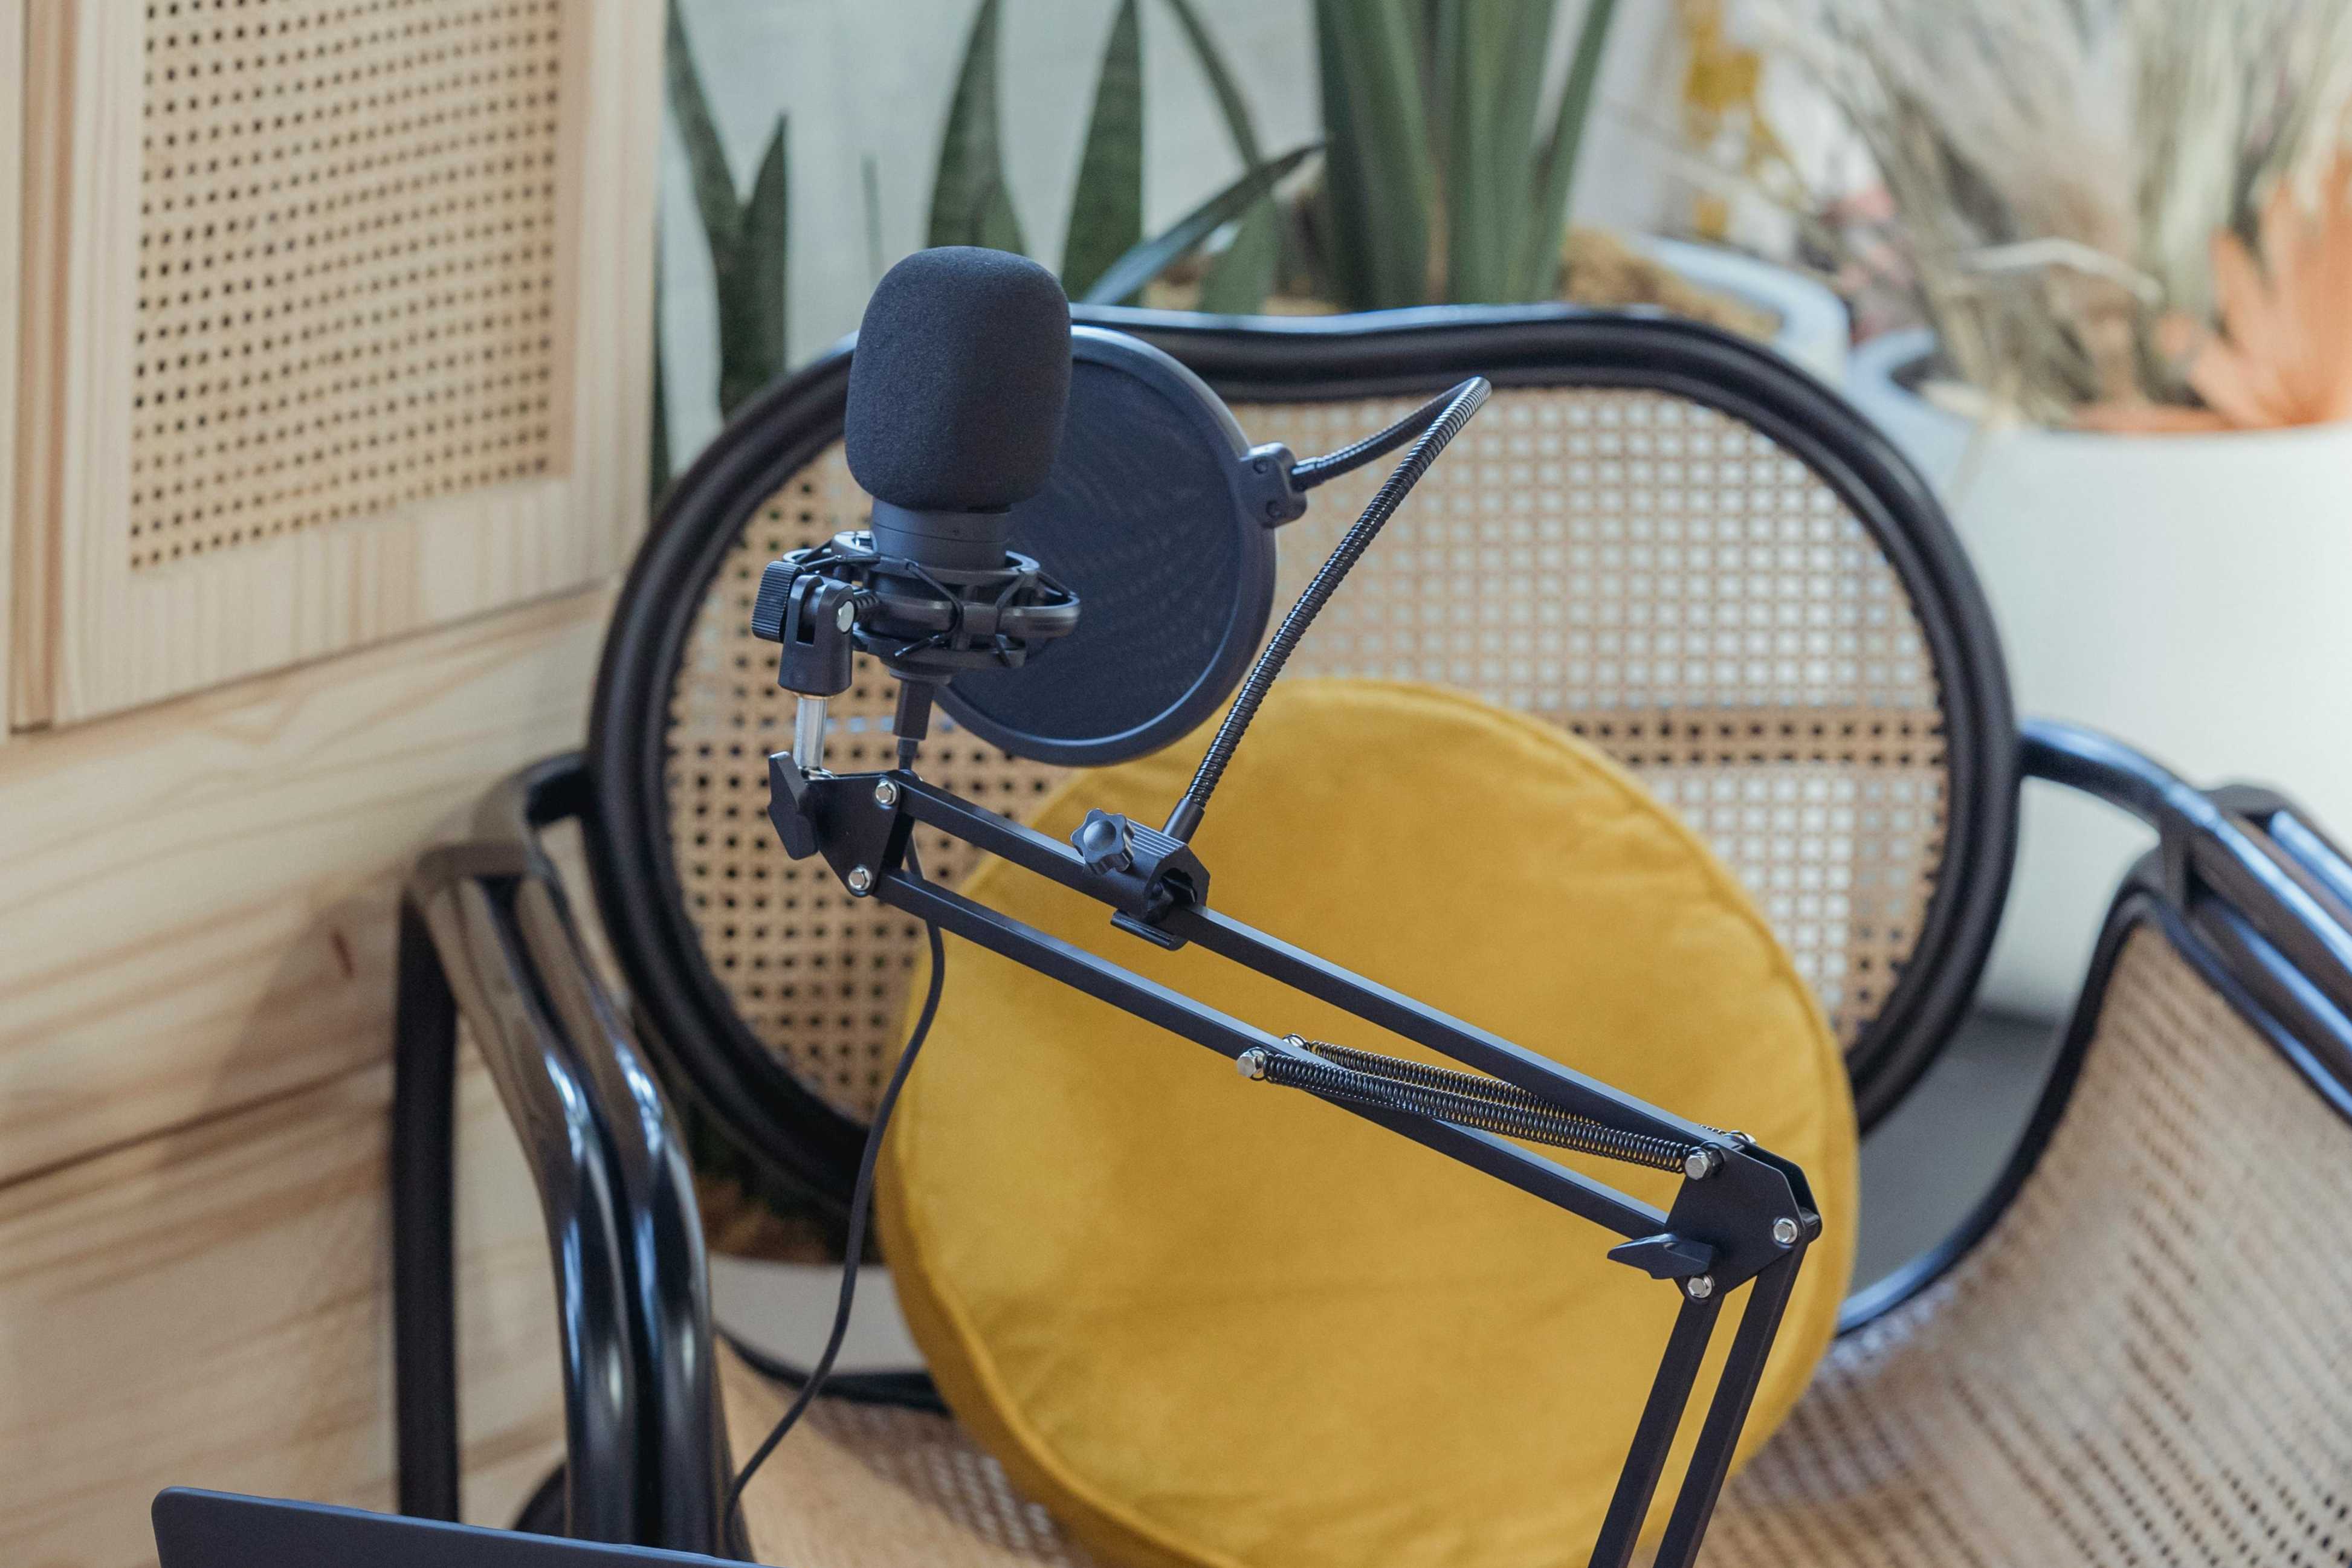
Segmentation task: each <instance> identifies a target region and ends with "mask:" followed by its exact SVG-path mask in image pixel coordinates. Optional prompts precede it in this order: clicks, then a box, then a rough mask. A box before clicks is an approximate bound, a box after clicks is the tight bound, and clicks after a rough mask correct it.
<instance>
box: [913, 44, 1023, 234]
mask: <svg viewBox="0 0 2352 1568" xmlns="http://www.w3.org/2000/svg"><path fill="white" fill-rule="evenodd" d="M1001 9H1002V0H980V9H979V10H978V11H977V12H976V13H974V15H973V16H972V19H971V35H970V37H968V38H967V39H966V40H965V42H964V48H963V64H962V65H961V67H959V68H958V69H957V72H956V89H955V97H954V99H952V100H950V103H949V104H948V120H947V127H946V129H945V130H944V131H942V132H941V133H940V159H939V164H938V168H937V171H936V172H934V173H933V175H932V177H931V216H930V223H929V227H928V230H927V234H928V238H927V239H926V240H925V243H926V244H928V245H985V246H993V247H994V248H996V249H999V250H1019V249H1022V248H1023V247H1022V246H1021V245H1020V243H1019V235H1020V233H1021V225H1020V221H1019V220H1018V218H1016V217H1014V216H1013V204H1012V198H1011V197H1010V196H1009V195H1007V194H1006V193H1005V188H1004V149H1003V139H1002V135H1001V133H1000V131H999V129H998V120H997V109H996V32H997V16H998V13H999V12H1000V11H1001ZM991 235H993V236H995V237H993V238H991V237H989V236H991ZM1007 235H1010V236H1012V238H1013V243H1012V244H1010V245H1008V244H1005V243H1003V242H1004V239H1005V236H1007Z"/></svg>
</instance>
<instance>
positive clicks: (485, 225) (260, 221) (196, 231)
mask: <svg viewBox="0 0 2352 1568" xmlns="http://www.w3.org/2000/svg"><path fill="white" fill-rule="evenodd" d="M24 44H25V78H26V79H25V99H24V110H25V121H24V126H25V141H26V149H25V154H26V155H25V168H26V182H25V183H26V189H25V195H24V205H25V209H26V211H25V222H24V228H23V241H24V248H23V256H22V261H23V272H24V277H23V284H22V287H23V290H24V295H25V309H24V312H23V320H24V326H25V331H24V341H23V344H22V356H21V359H22V368H21V371H20V373H19V378H18V404H19V415H20V420H21V428H20V433H19V434H20V439H19V445H18V452H17V457H18V464H17V470H18V471H17V474H16V494H17V500H18V506H17V508H16V510H17V517H16V547H15V557H16V574H15V577H16V580H15V585H14V601H15V603H14V608H15V617H14V621H15V624H14V627H13V632H12V638H11V640H12V643H13V655H14V658H13V663H14V669H13V671H12V685H13V688H14V691H13V701H12V710H13V717H14V722H15V724H16V727H20V728H21V727H30V726H39V725H44V724H62V723H68V722H71V721H74V720H79V719H83V718H87V717H89V716H93V715H97V714H102V713H109V712H113V711H116V710H119V709H122V708H125V707H130V706H134V705H137V704H141V703H145V702H149V701H152V700H154V699H157V698H161V697H166V696H171V695H176V694H179V693H183V692H187V691H192V690H195V689H198V688H200V687H204V686H207V685H213V684H215V683H217V682H221V681H225V680H229V679H233V678H235V677H237V676H240V675H245V674H252V673H255V672H257V671H262V670H268V669H273V668H277V667H279V666H282V665H286V664H292V663H294V662H296V661H299V660H304V659H310V658H314V657H317V656H320V655H322V654H327V653H337V652H341V651H342V650H345V649H348V648H352V647H355V646H359V645H361V644H364V643H371V642H374V641H377V640H379V639H382V638H386V637H391V636H394V635H397V634H400V633H402V632H409V631H413V630H415V629H417V628H421V627H425V626H431V625H436V624H439V623H442V622H449V621H452V620H456V619H457V618H459V617H462V616H467V615H470V614H473V613H476V612H481V611H484V610H488V609H491V608H494V607H497V606H499V605H504V604H509V603H513V602H516V601H522V600H525V599H530V598H532V597H535V596H539V595H542V594H547V593H551V592H554V591H560V590H563V589H567V588H572V587H576V586H578V585H580V584H583V583H584V582H587V581H590V580H593V579H595V578H598V577H600V576H603V575H604V574H606V573H608V572H610V571H612V570H614V569H615V568H617V567H618V566H619V565H620V564H621V563H622V562H623V561H624V560H625V559H626V555H627V552H628V549H630V547H631V545H632V544H633V542H634V540H635V538H636V536H637V534H638V532H639V531H640V529H641V528H642V526H643V519H644V510H645V503H646V453H647V443H646V420H647V417H648V406H649V392H650V382H649V363H650V357H651V344H652V267H653V261H652V256H653V237H652V231H653V204H654V203H653V198H654V185H655V160H656V142H657V138H658V126H659V106H660V83H661V6H660V5H657V4H653V3H651V0H377V3H374V4H370V5H351V4H349V3H348V0H156V3H152V4H146V5H141V4H135V3H129V0H40V3H39V4H37V5H32V6H29V7H27V8H26V22H25V36H24Z"/></svg>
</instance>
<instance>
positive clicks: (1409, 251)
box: [1313, 0, 1617, 309]
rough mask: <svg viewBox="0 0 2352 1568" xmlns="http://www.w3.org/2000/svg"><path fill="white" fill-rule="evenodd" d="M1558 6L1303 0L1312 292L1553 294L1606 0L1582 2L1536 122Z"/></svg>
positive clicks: (1366, 303) (1386, 302) (1333, 295)
mask: <svg viewBox="0 0 2352 1568" xmlns="http://www.w3.org/2000/svg"><path fill="white" fill-rule="evenodd" d="M1559 9H1560V7H1559V0H1316V5H1315V31H1316V54H1317V63H1318V68H1319V70H1320V76H1321V85H1322V91H1323V140H1324V146H1325V161H1324V178H1323V195H1322V200H1321V202H1320V204H1319V205H1318V210H1317V211H1316V212H1315V213H1314V214H1313V216H1314V219H1315V223H1314V227H1315V229H1316V231H1317V239H1318V244H1317V246H1316V247H1315V248H1316V250H1317V252H1318V256H1317V260H1318V266H1317V268H1316V272H1317V274H1318V276H1317V277H1315V279H1314V284H1315V287H1316V288H1317V291H1318V293H1321V294H1323V295H1324V296H1325V297H1326V298H1330V299H1332V300H1334V301H1336V302H1337V303H1339V304H1342V305H1346V306H1348V307H1349V308H1354V309H1376V308H1382V307H1388V306H1399V305H1420V304H1425V303H1429V302H1431V301H1433V300H1442V301H1451V302H1455V303H1465V304H1469V303H1500V302H1507V301H1513V300H1525V299H1543V298H1551V297H1552V296H1553V295H1554V293H1555V292H1556V290H1557V286H1558V283H1559V248H1560V242H1561V237H1562V235H1563V233H1564V232H1565V230H1566V227H1567V223H1568V200H1569V193H1570V186H1571V184H1572V182H1573V180H1574V177H1575V172H1576V157H1577V152H1578V150H1579V148H1580V146H1581V144H1582V141H1583V137H1584V131H1585V127H1586V125H1587V123H1588V122H1589V121H1590V120H1591V115H1592V110H1593V105H1594V100H1595V96H1596V89H1597V87H1598V85H1599V80H1600V75H1601V50H1602V47H1603V46H1604V45H1605V44H1606V42H1607V40H1608V36H1609V26H1610V23H1611V21H1612V19H1613V17H1614V16H1615V14H1616V9H1617V0H1586V3H1585V5H1584V6H1583V9H1582V16H1581V17H1580V20H1579V22H1578V24H1577V28H1578V30H1577V35H1576V43H1575V48H1574V52H1573V54H1572V56H1571V57H1570V63H1569V69H1568V76H1567V79H1566V81H1565V82H1564V83H1563V84H1562V86H1561V89H1560V93H1559V101H1558V102H1557V103H1556V104H1555V105H1554V106H1553V108H1552V110H1551V112H1550V115H1549V123H1547V121H1546V118H1545V116H1544V115H1543V114H1542V113H1541V111H1540V110H1541V100H1542V96H1543V95H1542V89H1543V78H1544V67H1545V63H1546V61H1547V60H1548V59H1549V56H1550V49H1549V41H1550V38H1551V36H1552V30H1553V27H1554V26H1555V25H1556V23H1557V22H1558V19H1559V17H1558V13H1559Z"/></svg>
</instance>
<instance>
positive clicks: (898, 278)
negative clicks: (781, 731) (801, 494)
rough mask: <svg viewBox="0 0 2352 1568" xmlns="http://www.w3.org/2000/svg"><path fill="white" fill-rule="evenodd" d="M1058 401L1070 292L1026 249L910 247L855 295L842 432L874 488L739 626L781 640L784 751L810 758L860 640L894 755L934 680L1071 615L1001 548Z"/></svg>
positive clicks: (1062, 627)
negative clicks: (876, 669) (787, 730)
mask: <svg viewBox="0 0 2352 1568" xmlns="http://www.w3.org/2000/svg"><path fill="white" fill-rule="evenodd" d="M1069 398H1070V302H1069V300H1068V298H1066V297H1065V296H1064V294H1063V293H1062V286H1061V285H1060V284H1059V283H1058V282H1056V281H1055V277H1054V275H1053V274H1052V273H1050V272H1048V271H1046V270H1045V268H1044V267H1040V266H1038V265H1037V264H1036V263H1035V262H1034V261H1031V260H1028V259H1027V258H1026V257H1024V256H1012V255H1008V254H1006V253H1005V252H1003V251H994V250H980V249H975V248H972V247H970V246H944V247H941V248H939V249H936V250H925V251H918V252H916V253H915V254H914V255H912V256H908V257H907V258H906V259H905V260H904V261H901V262H900V263H898V266H896V267H892V268H891V269H890V270H889V271H888V272H887V273H886V274H885V275H884V276H883V278H882V281H881V282H880V283H879V284H877V286H876V287H875V290H874V297H873V298H872V299H870V300H869V301H867V303H866V318H865V321H864V324H863V325H862V326H861V327H860V328H859V329H858V333H857V344H856V350H854V352H853V354H852V357H851V361H850V371H849V392H848V402H847V405H846V408H845V413H844V415H843V429H842V434H843V441H844V445H845V448H846V454H847V456H848V459H849V471H850V473H851V474H852V475H853V476H855V477H856V480H857V483H858V484H859V485H860V486H862V487H863V488H864V489H865V490H866V494H868V495H869V496H871V497H874V510H873V516H872V518H871V520H870V521H869V522H868V523H867V525H866V527H865V528H853V529H850V530H848V531H846V532H844V533H840V534H836V535H835V537H834V538H832V540H831V541H829V542H828V543H825V544H823V545H819V546H816V547H814V548H813V549H804V550H795V551H793V553H792V554H791V555H788V556H786V557H784V558H783V559H782V560H778V561H775V562H773V563H772V564H771V565H770V566H769V567H768V570H766V571H765V572H764V573H763V574H761V579H760V591H759V597H758V599H757V600H756V601H754V603H753V605H752V611H751V630H752V631H753V632H754V633H756V634H757V635H759V636H761V637H764V638H767V639H769V640H770V641H772V642H776V643H782V645H783V653H782V658H781V660H780V661H779V664H778V667H777V673H776V684H777V685H781V686H782V687H783V688H784V689H785V690H787V691H790V692H793V693H795V694H797V695H799V697H800V698H801V702H800V705H799V708H798V711H797V713H796V714H795V716H794V718H793V755H794V756H795V757H796V758H800V760H801V762H802V765H803V768H810V769H814V768H817V767H818V766H819V764H820V762H821V759H822V758H823V756H824V703H825V700H826V699H827V698H829V697H833V696H836V695H840V694H841V693H843V692H845V691H847V690H848V689H849V684H850V674H851V671H850V664H851V658H850V655H851V653H853V652H854V651H863V652H865V653H869V654H871V655H873V656H874V657H875V658H877V659H878V660H880V661H881V663H882V664H883V666H884V667H885V668H887V670H888V671H889V672H890V673H891V674H893V675H895V676H897V677H898V680H899V682H900V686H899V694H898V718H897V719H896V721H895V722H894V724H893V728H894V730H895V731H896V733H897V735H898V747H899V754H900V756H901V758H909V759H910V758H912V756H913V754H914V750H913V748H914V747H915V746H916V745H917V744H918V743H919V741H920V740H921V739H922V737H923V736H924V733H925V732H926V731H927V730H928V729H929V722H930V709H931V701H932V698H933V695H935V693H936V691H937V689H938V688H939V687H940V685H944V684H945V683H947V682H948V681H950V680H952V679H954V678H955V677H956V676H957V675H958V674H963V673H965V672H968V671H971V670H976V669H984V668H1004V669H1016V668H1018V667H1020V665H1021V664H1023V663H1024V661H1025V660H1026V659H1027V658H1028V656H1029V653H1030V652H1031V651H1032V650H1033V649H1034V648H1037V647H1040V646H1042V645H1044V644H1045V643H1048V642H1051V641H1053V640H1054V639H1055V638H1057V637H1063V636H1066V635H1067V634H1068V633H1069V632H1072V631H1073V630H1075V629H1076V626H1077V623H1078V596H1077V595H1076V593H1074V592H1072V591H1070V590H1069V589H1068V588H1067V587H1066V586H1064V585H1063V584H1062V583H1061V582H1059V581H1058V580H1055V578H1053V577H1052V576H1050V575H1049V574H1048V573H1046V572H1045V570H1043V569H1042V568H1041V567H1040V566H1039V565H1038V563H1037V562H1036V560H1034V559H1032V558H1031V557H1029V556H1025V555H1022V554H1020V553H1018V552H1017V551H1014V550H1012V549H1007V548H1006V539H1007V538H1008V537H1009V535H1010V532H1011V528H1012V516H1011V511H1010V508H1011V507H1013V505H1015V504H1016V503H1018V502H1021V501H1024V500H1026V499H1028V498H1029V497H1032V496H1034V495H1036V494H1037V492H1038V491H1040V490H1042V489H1044V488H1045V483H1046V480H1047V479H1048V478H1049V477H1050V476H1052V474H1053V471H1054V460H1055V455H1056V454H1057V453H1058V452H1059V451H1060V449H1061V444H1062V429H1063V424H1064V422H1065V420H1066V416H1067V413H1068V408H1069Z"/></svg>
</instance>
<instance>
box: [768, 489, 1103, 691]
mask: <svg viewBox="0 0 2352 1568" xmlns="http://www.w3.org/2000/svg"><path fill="white" fill-rule="evenodd" d="M874 538H875V536H874V535H873V534H872V533H870V532H868V531H866V530H865V529H852V530H849V531H847V532H845V533H839V534H835V536H834V537H833V538H832V539H831V540H829V541H828V542H826V543H824V544H822V545H814V546H811V547H810V548H808V549H799V550H794V551H793V552H792V553H791V554H790V555H787V556H785V557H783V558H782V559H780V560H775V561H771V562H770V563H769V564H768V567H767V570H765V571H763V572H762V573H761V578H760V591H759V595H758V597H757V599H756V601H754V603H753V606H752V612H751V632H752V634H753V635H754V636H757V637H761V638H763V639H765V640H766V641H768V642H772V643H782V644H783V645H784V650H785V652H784V656H783V659H782V664H781V666H780V668H779V672H778V677H777V684H778V685H782V686H783V687H784V688H786V689H787V690H790V691H794V692H798V693H799V694H800V695H803V696H834V695H839V694H840V693H841V692H844V691H846V690H847V689H848V685H849V683H848V680H847V678H846V671H847V668H848V659H849V651H850V649H851V648H853V647H854V648H855V649H856V650H857V651H858V652H861V653H870V654H872V655H873V656H874V657H875V658H876V659H878V660H879V661H881V663H882V664H883V666H884V667H885V668H886V669H887V670H889V671H890V673H891V674H894V675H897V676H898V677H899V678H901V679H904V680H919V681H929V682H932V683H934V684H936V683H940V682H944V681H948V680H951V679H953V678H954V677H955V676H956V675H958V674H961V673H962V672H963V671H966V670H976V669H987V668H992V667H1003V668H1006V669H1016V668H1018V667H1019V666H1020V665H1021V664H1023V663H1024V662H1025V661H1026V660H1027V659H1028V658H1029V656H1030V655H1031V654H1032V653H1035V652H1037V651H1038V650H1040V649H1042V648H1043V647H1044V646H1045V644H1047V643H1051V642H1053V641H1054V640H1055V639H1056V638H1060V637H1066V636H1067V635H1068V634H1069V633H1070V632H1075V631H1076V630H1077V625H1078V610H1079V603H1078V596H1077V594H1076V593H1075V592H1073V591H1071V590H1070V589H1069V588H1068V587H1066V585H1064V584H1063V583H1062V582H1061V581H1059V580H1057V579H1055V577H1053V576H1052V575H1051V574H1050V573H1048V572H1047V571H1045V569H1044V568H1042V567H1040V566H1039V565H1038V564H1037V562H1036V561H1035V560H1034V559H1031V558H1030V557H1028V556H1025V555H1022V554H1020V553H1018V552H1017V551H1012V550H1007V551H1005V552H1003V559H1002V562H1001V564H999V565H996V566H992V567H982V568H964V569H956V568H949V567H940V566H927V565H925V564H924V563H923V562H921V561H918V560H913V559H908V558H907V557H905V556H894V555H886V554H884V553H882V552H881V551H880V550H879V549H877V548H876V547H875V542H874ZM808 580H818V581H822V582H826V583H831V584H834V585H836V586H835V588H834V589H831V590H827V591H824V592H823V593H821V594H819V595H818V598H819V600H821V601H822V603H823V604H824V606H826V607H828V608H832V607H835V606H837V605H839V604H842V603H853V604H854V605H855V609H854V612H853V613H852V614H851V615H850V616H849V617H848V619H847V620H846V621H843V620H841V619H840V618H839V617H838V615H837V614H835V615H825V616H818V617H816V618H814V619H813V620H811V619H801V620H795V619H794V617H793V611H794V610H795V609H796V608H798V607H800V606H801V605H803V603H813V602H815V601H812V600H811V598H810V595H811V594H812V593H815V592H817V591H815V590H813V589H811V588H808V587H805V586H803V584H804V583H805V582H806V581H808ZM803 648H805V649H808V650H809V651H808V652H806V653H803V652H801V650H802V649H803ZM836 678H837V679H838V680H839V683H840V684H838V685H832V684H831V683H832V682H833V681H834V680H835V679H836ZM803 679H806V680H813V681H814V682H816V683H818V684H819V685H823V686H824V688H825V689H815V690H813V689H810V687H808V686H804V685H796V684H795V682H796V680H803Z"/></svg>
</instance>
